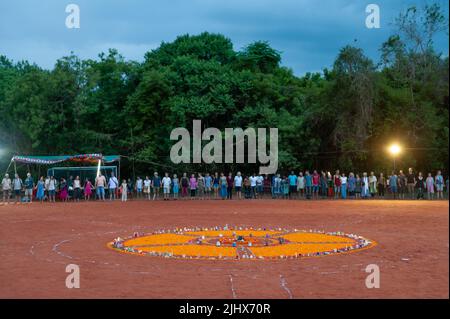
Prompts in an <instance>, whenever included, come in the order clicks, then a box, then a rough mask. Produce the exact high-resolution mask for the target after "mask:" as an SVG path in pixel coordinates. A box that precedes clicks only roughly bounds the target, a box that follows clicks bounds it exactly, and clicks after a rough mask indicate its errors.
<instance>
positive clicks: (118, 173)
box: [117, 155, 121, 183]
mask: <svg viewBox="0 0 450 319" xmlns="http://www.w3.org/2000/svg"><path fill="white" fill-rule="evenodd" d="M120 157H121V156H120V155H119V171H118V172H117V175H118V176H117V178H118V180H119V183H120V180H121V179H120Z"/></svg>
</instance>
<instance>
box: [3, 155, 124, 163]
mask: <svg viewBox="0 0 450 319" xmlns="http://www.w3.org/2000/svg"><path fill="white" fill-rule="evenodd" d="M99 159H102V160H103V161H104V162H105V163H112V162H116V161H118V160H119V159H120V155H102V154H99V153H93V154H78V155H60V156H34V155H23V156H13V158H12V159H11V161H14V162H17V163H25V164H41V165H51V164H56V163H61V162H67V161H72V162H95V161H98V160H99Z"/></svg>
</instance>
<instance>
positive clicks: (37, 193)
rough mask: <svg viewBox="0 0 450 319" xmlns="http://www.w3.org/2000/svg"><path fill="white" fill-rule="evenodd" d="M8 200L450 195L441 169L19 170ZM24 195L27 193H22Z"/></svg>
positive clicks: (5, 186) (6, 183)
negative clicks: (133, 173) (63, 174)
mask: <svg viewBox="0 0 450 319" xmlns="http://www.w3.org/2000/svg"><path fill="white" fill-rule="evenodd" d="M1 187H2V191H3V202H6V203H9V202H10V199H11V196H14V198H15V202H16V203H18V202H29V203H31V202H32V201H33V198H34V199H36V200H38V201H41V202H43V201H49V202H55V201H56V199H58V200H60V201H69V200H72V201H80V200H82V199H84V200H86V201H89V200H91V199H97V200H103V201H104V200H107V199H109V200H115V199H118V198H120V199H121V200H122V201H127V200H128V199H129V198H133V199H147V200H157V199H161V198H162V199H163V200H170V199H174V200H177V199H233V198H237V199H243V198H244V199H257V198H273V199H278V198H281V199H319V198H324V199H325V198H333V199H348V198H353V199H369V198H388V197H389V198H393V199H425V198H427V199H429V200H432V199H443V198H444V190H445V192H446V193H448V187H449V180H448V177H447V179H444V177H443V175H442V173H441V171H437V172H436V174H434V175H433V174H432V173H428V174H427V175H426V176H424V174H423V173H422V172H419V173H417V174H416V173H414V171H413V169H412V168H409V169H408V172H407V173H406V174H405V173H404V172H403V171H402V170H400V171H399V172H398V173H396V172H395V171H393V172H392V173H391V174H390V175H388V176H385V175H384V174H383V173H379V174H377V175H376V174H375V173H374V172H370V173H367V172H363V173H362V174H354V173H353V172H349V173H348V175H347V174H345V173H341V172H340V171H339V170H336V171H335V173H334V174H332V173H331V172H329V171H321V172H318V171H317V170H314V171H312V172H310V171H308V170H306V171H304V172H303V171H302V172H299V173H298V174H295V172H294V171H291V173H290V174H289V175H285V176H282V175H281V174H274V175H271V176H268V175H265V176H262V175H258V174H252V175H242V174H241V173H240V172H237V173H236V175H233V174H232V173H229V174H228V175H225V174H224V173H214V174H209V173H206V174H203V173H196V174H190V175H188V174H187V173H183V174H182V175H181V176H180V177H178V175H177V174H172V175H170V174H169V173H165V174H164V176H163V177H162V178H161V177H160V176H159V174H158V173H157V172H155V173H154V174H153V176H152V177H151V178H150V177H149V176H146V177H145V178H144V179H142V178H141V177H137V179H136V180H135V181H132V180H131V179H130V178H129V179H123V180H122V181H121V182H119V180H118V178H117V177H116V176H115V175H114V174H111V176H109V178H107V177H105V176H104V175H102V174H99V176H97V177H96V178H95V180H93V181H92V182H91V181H90V180H89V179H88V178H86V179H85V180H84V181H83V182H82V181H81V179H80V177H79V176H76V177H75V178H73V177H69V179H68V180H66V179H65V178H61V179H59V180H57V179H55V178H54V177H53V176H48V177H46V178H44V177H43V176H42V177H40V178H39V179H38V180H37V182H35V181H34V179H33V177H32V176H31V174H30V173H27V176H26V179H25V180H24V181H22V179H21V178H20V177H19V175H18V174H15V176H14V178H13V179H11V178H10V177H9V175H8V174H5V176H4V177H3V179H2V183H1ZM22 193H23V194H24V197H22Z"/></svg>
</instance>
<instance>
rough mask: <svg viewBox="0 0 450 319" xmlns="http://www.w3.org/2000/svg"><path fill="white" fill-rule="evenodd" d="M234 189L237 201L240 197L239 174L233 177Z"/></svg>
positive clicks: (240, 183)
mask: <svg viewBox="0 0 450 319" xmlns="http://www.w3.org/2000/svg"><path fill="white" fill-rule="evenodd" d="M234 189H235V190H236V194H237V196H238V199H241V197H242V191H241V189H242V176H241V172H237V174H236V176H235V177H234Z"/></svg>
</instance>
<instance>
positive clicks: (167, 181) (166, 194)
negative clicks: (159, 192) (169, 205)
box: [162, 173, 172, 200]
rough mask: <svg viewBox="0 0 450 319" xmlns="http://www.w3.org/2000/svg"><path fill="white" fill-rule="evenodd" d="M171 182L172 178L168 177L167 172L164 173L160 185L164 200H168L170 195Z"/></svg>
mask: <svg viewBox="0 0 450 319" xmlns="http://www.w3.org/2000/svg"><path fill="white" fill-rule="evenodd" d="M171 183H172V180H171V179H170V177H169V173H166V175H165V176H164V177H163V179H162V186H163V191H164V200H169V195H170V184H171Z"/></svg>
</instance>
